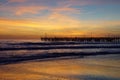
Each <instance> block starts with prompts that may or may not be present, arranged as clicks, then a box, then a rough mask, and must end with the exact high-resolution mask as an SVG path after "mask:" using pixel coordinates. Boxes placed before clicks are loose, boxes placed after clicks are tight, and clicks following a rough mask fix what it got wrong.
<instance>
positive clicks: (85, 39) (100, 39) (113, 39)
mask: <svg viewBox="0 0 120 80" xmlns="http://www.w3.org/2000/svg"><path fill="white" fill-rule="evenodd" d="M41 41H52V42H54V41H77V42H84V43H88V42H113V43H119V42H120V37H41Z"/></svg>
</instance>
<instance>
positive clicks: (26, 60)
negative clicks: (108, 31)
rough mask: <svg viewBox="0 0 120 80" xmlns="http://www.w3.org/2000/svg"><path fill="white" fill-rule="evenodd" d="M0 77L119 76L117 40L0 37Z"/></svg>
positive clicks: (89, 79)
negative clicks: (99, 41) (48, 39)
mask: <svg viewBox="0 0 120 80" xmlns="http://www.w3.org/2000/svg"><path fill="white" fill-rule="evenodd" d="M0 80H120V43H107V42H106V43H105V42H104V43H81V42H44V41H40V40H0Z"/></svg>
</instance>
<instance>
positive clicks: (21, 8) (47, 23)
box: [0, 0, 120, 39]
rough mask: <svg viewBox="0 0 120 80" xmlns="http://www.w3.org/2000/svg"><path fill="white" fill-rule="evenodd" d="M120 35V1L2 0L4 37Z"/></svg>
mask: <svg viewBox="0 0 120 80" xmlns="http://www.w3.org/2000/svg"><path fill="white" fill-rule="evenodd" d="M91 34H92V35H94V36H106V35H120V0H0V39H12V38H36V39H37V38H40V36H45V35H47V36H81V35H88V36H89V35H91Z"/></svg>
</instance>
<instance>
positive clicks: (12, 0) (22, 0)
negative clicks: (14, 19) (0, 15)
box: [8, 0, 27, 3]
mask: <svg viewBox="0 0 120 80" xmlns="http://www.w3.org/2000/svg"><path fill="white" fill-rule="evenodd" d="M26 1H27V0H8V2H10V3H15V2H17V3H21V2H26Z"/></svg>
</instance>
